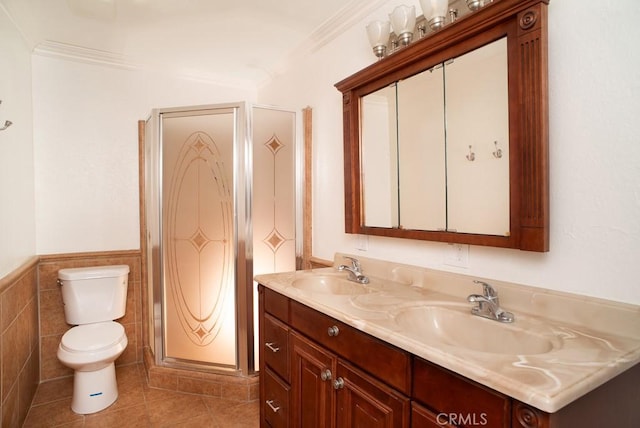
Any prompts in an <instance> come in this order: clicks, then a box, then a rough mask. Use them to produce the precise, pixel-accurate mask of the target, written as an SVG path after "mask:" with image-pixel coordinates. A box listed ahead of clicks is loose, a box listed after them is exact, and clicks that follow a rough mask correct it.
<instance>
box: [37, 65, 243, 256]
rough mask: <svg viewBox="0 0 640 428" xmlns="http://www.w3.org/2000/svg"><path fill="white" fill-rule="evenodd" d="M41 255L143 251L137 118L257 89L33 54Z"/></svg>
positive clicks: (234, 97) (220, 100) (240, 95)
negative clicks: (155, 109)
mask: <svg viewBox="0 0 640 428" xmlns="http://www.w3.org/2000/svg"><path fill="white" fill-rule="evenodd" d="M33 94H34V97H33V99H34V101H33V103H34V119H33V120H34V129H35V131H34V144H35V183H36V185H35V188H36V191H35V193H36V209H35V211H36V225H37V229H36V236H37V246H36V250H37V253H38V254H55V253H67V252H83V251H108V250H128V249H138V248H139V247H140V246H139V232H138V231H139V214H138V137H137V132H138V128H137V121H138V120H140V119H147V118H148V116H149V114H150V113H151V109H153V108H163V107H179V106H191V105H201V104H214V103H224V102H233V101H243V100H247V101H253V100H254V98H255V90H253V89H251V90H248V89H247V90H244V89H237V88H225V87H221V86H218V85H215V84H211V83H206V82H198V81H193V80H186V79H181V78H179V77H171V76H167V75H164V74H162V73H156V72H150V71H145V70H128V69H123V68H116V67H110V66H104V65H95V64H89V63H83V62H78V61H70V60H64V59H58V58H52V57H48V56H43V55H34V56H33Z"/></svg>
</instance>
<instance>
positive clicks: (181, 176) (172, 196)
mask: <svg viewBox="0 0 640 428" xmlns="http://www.w3.org/2000/svg"><path fill="white" fill-rule="evenodd" d="M224 169H225V168H224V163H223V162H222V160H221V157H220V153H219V151H218V148H217V147H216V143H215V142H214V140H213V139H212V138H211V137H210V136H209V135H208V134H206V133H204V132H194V133H193V134H191V135H190V136H189V137H188V139H187V140H186V141H184V143H183V144H182V148H181V150H180V153H179V154H178V156H177V161H176V165H175V170H174V173H173V175H172V178H171V182H170V188H169V189H167V190H168V192H167V194H168V195H169V200H168V210H167V219H166V223H165V224H166V232H167V234H168V239H167V241H166V242H167V243H168V248H167V257H168V260H167V262H168V263H167V270H168V272H167V274H168V276H169V278H170V284H171V286H170V289H171V294H172V296H173V299H174V302H175V304H176V307H177V308H178V311H177V315H178V318H179V320H180V323H181V325H182V328H183V330H184V332H185V333H186V335H187V336H188V337H189V339H190V340H191V341H192V342H193V343H194V344H196V345H199V346H206V345H208V344H209V343H211V342H212V341H213V340H214V339H215V338H216V336H217V335H218V333H219V331H220V329H221V327H222V324H223V321H224V319H223V316H222V315H223V312H224V308H225V303H226V301H227V297H228V296H230V294H232V291H233V290H232V289H233V272H231V268H230V267H231V266H233V263H232V257H233V251H232V250H233V248H232V232H233V217H232V198H231V189H230V186H229V183H227V179H226V178H225V177H226V176H225V172H224Z"/></svg>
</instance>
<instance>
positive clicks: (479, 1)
mask: <svg viewBox="0 0 640 428" xmlns="http://www.w3.org/2000/svg"><path fill="white" fill-rule="evenodd" d="M492 1H493V0H467V7H468V8H469V9H471V10H472V11H475V10H478V9H480V8H481V7H483V6H484V5H486V4H487V3H491V2H492Z"/></svg>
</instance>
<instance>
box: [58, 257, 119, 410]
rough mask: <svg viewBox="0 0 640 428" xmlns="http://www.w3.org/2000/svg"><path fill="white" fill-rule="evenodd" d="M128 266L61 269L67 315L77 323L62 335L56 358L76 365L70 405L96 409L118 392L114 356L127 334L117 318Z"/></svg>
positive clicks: (77, 408) (67, 363) (116, 355)
mask: <svg viewBox="0 0 640 428" xmlns="http://www.w3.org/2000/svg"><path fill="white" fill-rule="evenodd" d="M128 274H129V266H127V265H117V266H100V267H90V268H74V269H60V270H59V271H58V284H59V285H60V286H61V287H62V301H63V302H64V315H65V319H66V320H67V323H68V324H73V325H75V327H72V328H71V329H70V330H69V331H67V332H66V333H65V334H64V335H63V336H62V340H61V341H60V346H58V359H59V360H60V361H61V362H62V363H63V364H64V365H66V366H67V367H71V368H72V369H74V370H75V374H74V378H73V399H72V401H71V410H73V411H74V412H76V413H80V414H89V413H95V412H98V411H100V410H102V409H105V408H107V407H109V406H110V405H111V404H113V403H114V402H115V401H116V399H117V398H118V385H117V384H116V371H115V366H114V361H115V360H116V358H118V357H119V356H120V355H121V354H122V352H124V350H125V348H126V347H127V335H126V334H125V332H124V327H122V325H121V324H118V323H117V322H115V321H113V320H116V319H118V318H122V317H123V316H124V313H125V310H126V305H127V283H128V277H129V275H128Z"/></svg>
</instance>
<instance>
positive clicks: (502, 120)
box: [335, 0, 549, 252]
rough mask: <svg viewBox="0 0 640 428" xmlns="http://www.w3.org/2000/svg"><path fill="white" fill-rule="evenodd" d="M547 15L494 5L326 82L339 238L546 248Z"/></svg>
mask: <svg viewBox="0 0 640 428" xmlns="http://www.w3.org/2000/svg"><path fill="white" fill-rule="evenodd" d="M547 6H548V0H494V1H493V2H492V3H490V4H488V5H487V6H485V7H483V8H482V9H480V10H478V11H475V12H472V13H469V14H468V15H465V16H464V17H462V18H460V19H459V20H457V21H456V22H454V23H451V24H448V25H447V26H445V27H444V28H442V29H441V30H439V31H437V32H434V33H431V34H429V35H427V36H425V37H423V38H422V39H420V40H417V41H415V42H414V43H412V44H410V45H408V46H406V47H403V48H401V49H398V50H397V51H396V52H394V53H392V54H390V55H388V56H387V57H385V58H383V59H382V60H380V61H378V62H376V63H375V64H373V65H371V66H369V67H367V68H365V69H363V70H361V71H359V72H357V73H355V74H354V75H352V76H350V77H348V78H346V79H344V80H342V81H340V82H338V83H337V84H336V85H335V86H336V88H337V89H338V90H339V91H341V92H342V94H343V127H344V169H345V230H346V232H347V233H355V234H364V235H379V236H389V237H397V238H408V239H420V240H430V241H439V242H450V243H462V244H472V245H485V246H494V247H504V248H517V249H521V250H527V251H538V252H545V251H548V250H549V167H548V72H547V46H548V40H547ZM464 64H467V65H466V67H467V68H463V67H465V65H464ZM406 100H411V101H406ZM456 118H457V119H456ZM425 189H427V190H425Z"/></svg>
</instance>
